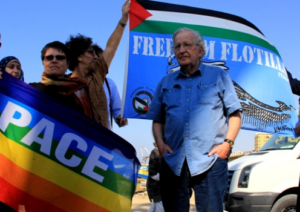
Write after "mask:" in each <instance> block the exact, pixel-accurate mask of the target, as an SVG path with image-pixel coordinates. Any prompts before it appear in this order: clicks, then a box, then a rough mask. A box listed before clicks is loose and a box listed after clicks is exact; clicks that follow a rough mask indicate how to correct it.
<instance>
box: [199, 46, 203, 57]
mask: <svg viewBox="0 0 300 212" xmlns="http://www.w3.org/2000/svg"><path fill="white" fill-rule="evenodd" d="M203 52H204V51H203V47H202V46H199V58H200V57H201V56H202V54H203Z"/></svg>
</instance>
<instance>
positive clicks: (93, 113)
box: [0, 0, 130, 129]
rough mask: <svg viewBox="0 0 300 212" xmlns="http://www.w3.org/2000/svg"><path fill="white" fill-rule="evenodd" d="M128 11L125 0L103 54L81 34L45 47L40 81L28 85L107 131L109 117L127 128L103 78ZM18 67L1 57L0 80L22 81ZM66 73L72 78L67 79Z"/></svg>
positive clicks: (113, 92)
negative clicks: (90, 119) (3, 75)
mask: <svg viewBox="0 0 300 212" xmlns="http://www.w3.org/2000/svg"><path fill="white" fill-rule="evenodd" d="M129 8H130V0H126V1H125V3H124V4H123V6H122V17H121V19H120V21H119V23H118V24H117V26H116V28H115V30H114V31H113V33H112V34H111V36H110V38H109V39H108V41H107V43H106V47H105V49H104V50H102V49H101V48H100V47H99V46H97V45H96V44H94V43H93V40H92V38H90V37H86V36H84V35H81V34H78V35H76V36H70V39H69V40H68V41H67V42H66V43H62V42H60V41H53V42H50V43H48V44H46V45H45V46H44V47H43V49H42V51H41V60H42V63H43V67H44V71H43V73H42V74H41V77H42V80H41V81H40V82H33V83H29V85H31V86H33V87H34V88H36V89H38V90H40V91H42V92H44V93H45V94H47V95H49V96H51V97H52V98H55V99H56V100H58V101H60V103H61V104H63V105H65V106H66V107H68V108H71V109H74V110H76V111H78V112H79V113H82V114H84V115H86V116H88V117H90V118H92V119H93V120H95V121H96V122H98V123H99V124H101V125H102V126H104V127H106V128H108V129H111V127H112V122H110V121H109V120H112V118H111V117H110V114H112V116H113V118H114V120H115V122H116V123H117V124H118V126H119V127H121V126H125V125H127V123H128V121H127V119H125V118H122V117H121V99H120V95H119V93H118V91H117V88H116V85H115V84H114V82H113V81H112V80H111V79H107V78H106V75H107V74H108V70H109V67H110V64H111V62H112V60H113V58H114V55H115V52H116V50H117V48H118V45H119V43H120V41H121V38H122V35H123V32H124V28H125V26H126V24H127V21H128V13H129ZM0 39H1V35H0ZM0 47H1V43H0ZM21 67H22V66H21V62H20V60H19V59H18V58H16V57H14V56H8V57H4V58H3V59H2V60H1V61H0V79H1V78H2V77H1V76H2V72H3V71H5V72H7V73H8V74H11V75H12V76H14V77H16V78H18V79H20V80H22V81H24V71H23V70H22V68H21ZM68 69H69V70H70V71H71V74H69V75H66V72H67V70H68ZM104 82H106V83H105V84H104ZM108 82H109V83H108Z"/></svg>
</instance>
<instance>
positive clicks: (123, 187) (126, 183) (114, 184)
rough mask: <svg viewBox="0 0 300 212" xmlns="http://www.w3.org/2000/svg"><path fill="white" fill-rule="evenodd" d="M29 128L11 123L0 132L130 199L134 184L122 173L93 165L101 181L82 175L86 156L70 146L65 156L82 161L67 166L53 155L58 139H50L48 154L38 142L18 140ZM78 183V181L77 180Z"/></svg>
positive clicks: (41, 135)
mask: <svg viewBox="0 0 300 212" xmlns="http://www.w3.org/2000/svg"><path fill="white" fill-rule="evenodd" d="M30 130H31V129H30V128H29V127H24V128H21V127H17V126H14V125H12V124H9V126H8V127H7V129H6V131H5V133H3V132H2V131H0V133H2V134H4V135H5V136H6V137H7V138H8V139H10V140H12V141H14V142H16V143H18V144H20V145H22V146H24V147H26V148H28V149H30V150H32V151H34V152H36V153H38V154H40V155H43V156H44V157H46V158H48V159H50V160H52V161H55V162H57V163H59V164H61V165H63V166H64V167H66V168H68V169H70V170H72V171H74V172H75V173H77V174H79V175H81V176H82V177H84V178H86V179H85V180H91V181H93V182H95V183H97V184H98V185H100V186H103V187H105V188H107V189H109V190H111V191H113V192H115V193H117V194H119V195H122V196H124V197H126V198H128V199H131V198H132V196H133V194H134V192H135V184H134V182H132V181H131V180H130V179H128V178H125V177H123V176H122V175H120V174H118V173H116V172H114V171H112V170H110V169H107V170H106V171H104V170H102V169H100V168H98V167H95V168H94V172H95V173H97V174H99V175H101V176H103V177H104V180H103V181H102V183H100V182H99V181H97V180H95V179H93V178H90V177H88V176H87V175H84V174H82V173H81V170H82V168H83V166H84V164H85V162H86V160H87V157H85V156H83V155H81V154H79V153H78V152H76V151H74V150H72V149H71V148H69V149H68V151H67V152H66V155H65V157H66V158H71V156H72V155H76V156H77V157H79V158H81V159H82V161H81V162H80V165H79V166H77V167H68V166H66V165H64V164H62V163H61V162H60V161H59V160H57V159H56V157H55V150H56V148H57V146H58V141H56V140H54V139H53V140H52V145H51V152H50V156H49V155H47V154H44V153H43V152H41V151H40V144H38V143H35V142H34V143H32V144H31V146H30V147H29V146H28V145H26V144H24V143H22V142H20V140H21V139H22V138H23V137H24V136H25V135H26V134H27V133H28V132H29V131H30ZM39 137H41V138H43V134H42V133H41V134H40V135H39ZM78 183H80V182H78Z"/></svg>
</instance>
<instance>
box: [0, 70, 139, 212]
mask: <svg viewBox="0 0 300 212" xmlns="http://www.w3.org/2000/svg"><path fill="white" fill-rule="evenodd" d="M8 88H9V89H8ZM0 114H1V115H0V166H1V169H0V202H1V203H4V204H5V205H6V206H9V207H10V208H12V209H13V210H15V211H17V210H18V207H19V206H20V205H23V206H25V209H26V211H46V212H48V211H49V212H60V211H72V212H74V211H78V212H79V211H118V212H119V211H130V208H131V201H132V196H133V194H134V191H135V187H136V183H137V180H136V179H137V175H138V173H137V172H138V170H139V167H140V163H139V161H138V159H137V158H136V156H135V149H134V148H133V147H132V146H131V145H130V144H129V143H128V142H127V141H125V140H124V139H122V138H121V137H119V136H118V135H116V134H114V133H113V132H111V131H109V130H107V129H105V128H103V127H102V126H100V125H98V124H97V123H95V122H94V121H92V120H90V119H89V118H87V117H84V116H82V115H81V114H77V113H76V112H75V111H72V110H70V109H67V108H65V107H64V106H62V105H60V104H59V103H58V102H56V101H55V100H53V99H50V98H49V97H47V96H46V95H45V94H43V93H41V92H39V91H37V90H35V89H34V88H32V87H30V86H29V85H26V84H25V83H23V82H21V81H19V80H16V79H14V78H12V77H10V76H8V75H6V74H5V75H4V80H2V81H0ZM0 209H1V206H0Z"/></svg>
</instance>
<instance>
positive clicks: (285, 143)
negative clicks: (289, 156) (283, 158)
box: [260, 135, 300, 151]
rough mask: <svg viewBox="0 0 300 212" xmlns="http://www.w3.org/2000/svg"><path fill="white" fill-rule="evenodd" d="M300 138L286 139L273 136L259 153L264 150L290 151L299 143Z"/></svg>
mask: <svg viewBox="0 0 300 212" xmlns="http://www.w3.org/2000/svg"><path fill="white" fill-rule="evenodd" d="M299 140H300V137H298V138H293V137H286V136H279V135H273V136H272V137H271V138H270V139H269V140H268V141H267V142H266V143H265V144H264V145H263V146H262V148H260V151H264V150H278V149H292V148H294V146H295V145H296V144H297V143H298V142H299Z"/></svg>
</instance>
